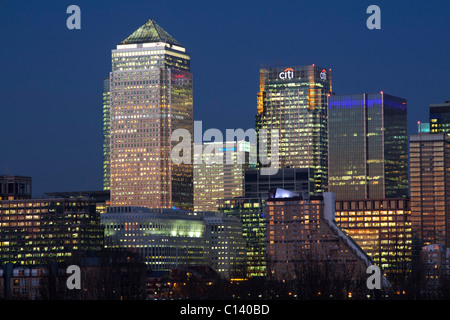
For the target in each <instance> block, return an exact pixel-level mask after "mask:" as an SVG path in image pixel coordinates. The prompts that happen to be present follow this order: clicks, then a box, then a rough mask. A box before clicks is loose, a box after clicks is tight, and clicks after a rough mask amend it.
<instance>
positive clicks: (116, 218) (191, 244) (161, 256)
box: [101, 207, 209, 271]
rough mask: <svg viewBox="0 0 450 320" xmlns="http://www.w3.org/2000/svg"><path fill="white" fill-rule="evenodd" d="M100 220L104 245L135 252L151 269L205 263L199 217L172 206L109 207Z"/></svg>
mask: <svg viewBox="0 0 450 320" xmlns="http://www.w3.org/2000/svg"><path fill="white" fill-rule="evenodd" d="M101 223H102V225H103V226H104V227H105V247H106V248H125V249H129V250H132V251H135V252H137V253H138V254H139V255H140V256H141V257H142V258H143V259H144V261H145V263H146V264H147V266H148V267H149V268H151V270H153V271H170V270H172V269H174V268H176V267H179V266H183V265H207V263H208V255H209V244H208V242H207V241H206V236H205V230H206V229H205V223H204V221H203V217H202V216H199V215H194V214H192V213H189V212H186V211H183V210H175V209H149V208H147V207H110V208H108V209H107V212H106V213H104V214H102V215H101Z"/></svg>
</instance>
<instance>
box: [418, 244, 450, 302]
mask: <svg viewBox="0 0 450 320" xmlns="http://www.w3.org/2000/svg"><path fill="white" fill-rule="evenodd" d="M421 249H422V250H421V251H420V258H421V263H422V268H423V269H422V270H423V273H422V279H421V282H422V283H421V294H422V296H423V297H425V298H438V299H442V298H443V297H444V295H443V294H447V295H448V293H449V292H448V285H449V281H450V248H449V247H445V246H443V245H442V244H439V243H437V244H429V245H426V246H423V247H422V248H421Z"/></svg>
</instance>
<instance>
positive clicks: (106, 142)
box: [102, 78, 111, 190]
mask: <svg viewBox="0 0 450 320" xmlns="http://www.w3.org/2000/svg"><path fill="white" fill-rule="evenodd" d="M102 101H103V109H102V112H103V118H102V119H103V122H102V124H103V190H109V188H110V179H111V172H110V171H111V163H110V157H111V152H110V143H111V132H110V130H111V123H110V121H111V113H110V108H111V104H110V81H109V78H105V79H103V96H102Z"/></svg>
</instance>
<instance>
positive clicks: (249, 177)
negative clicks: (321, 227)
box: [244, 168, 315, 198]
mask: <svg viewBox="0 0 450 320" xmlns="http://www.w3.org/2000/svg"><path fill="white" fill-rule="evenodd" d="M244 180H245V181H244V183H245V186H244V196H245V197H246V198H267V195H268V194H269V191H270V190H274V189H277V188H280V189H286V190H289V191H292V192H295V193H308V194H309V193H313V192H314V190H315V186H314V170H313V169H310V168H283V169H279V170H278V171H277V173H275V174H272V175H264V174H261V170H260V169H249V170H246V171H245V179H244Z"/></svg>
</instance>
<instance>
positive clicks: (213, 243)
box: [204, 213, 247, 279]
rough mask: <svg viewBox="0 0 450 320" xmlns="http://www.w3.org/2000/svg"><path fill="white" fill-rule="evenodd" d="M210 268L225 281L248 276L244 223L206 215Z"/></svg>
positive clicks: (223, 216) (223, 215)
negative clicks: (243, 233)
mask: <svg viewBox="0 0 450 320" xmlns="http://www.w3.org/2000/svg"><path fill="white" fill-rule="evenodd" d="M204 221H205V226H206V232H205V234H206V241H207V242H208V243H209V263H208V264H209V266H210V267H211V268H212V269H213V270H215V271H216V272H217V273H218V274H219V275H220V276H222V277H223V278H225V279H233V278H240V279H241V278H243V277H245V276H246V273H247V270H246V261H245V259H246V247H245V241H244V238H243V235H242V223H241V221H239V219H238V218H236V217H230V216H227V215H225V214H218V213H209V214H208V213H205V215H204Z"/></svg>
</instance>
